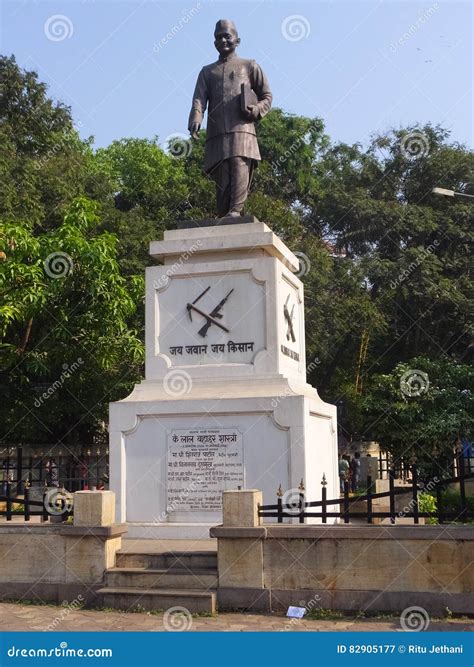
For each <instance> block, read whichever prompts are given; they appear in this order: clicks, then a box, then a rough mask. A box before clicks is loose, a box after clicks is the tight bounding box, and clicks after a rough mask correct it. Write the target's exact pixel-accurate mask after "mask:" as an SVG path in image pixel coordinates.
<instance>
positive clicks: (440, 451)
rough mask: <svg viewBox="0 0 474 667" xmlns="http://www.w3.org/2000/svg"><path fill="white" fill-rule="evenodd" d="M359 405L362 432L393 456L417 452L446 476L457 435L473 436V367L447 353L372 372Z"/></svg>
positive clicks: (427, 464) (417, 456) (423, 463)
mask: <svg viewBox="0 0 474 667" xmlns="http://www.w3.org/2000/svg"><path fill="white" fill-rule="evenodd" d="M362 409H363V411H364V413H365V416H366V424H367V426H366V431H365V435H366V437H367V438H369V439H377V440H379V441H380V442H382V443H383V444H384V449H386V450H387V451H389V452H390V453H391V454H392V455H393V457H394V459H395V460H400V459H402V458H404V459H405V460H410V459H411V458H412V457H415V459H416V461H417V463H418V464H420V465H421V466H422V467H425V468H428V469H430V468H431V469H432V468H433V465H434V464H435V465H437V466H439V468H443V467H444V468H445V475H444V476H449V471H450V469H451V466H452V461H453V451H454V444H455V442H456V440H458V439H460V438H463V437H472V431H473V424H474V422H473V417H472V414H473V409H474V369H473V368H472V367H471V366H468V365H466V364H460V363H458V362H456V361H454V360H452V359H449V358H447V357H440V358H438V359H429V358H428V357H425V356H420V357H415V358H413V359H411V360H410V362H405V363H399V364H397V365H396V366H395V368H394V370H393V371H392V372H391V373H384V374H377V375H374V376H373V377H372V378H371V384H370V391H369V392H368V393H367V394H366V396H365V397H364V398H363V400H362Z"/></svg>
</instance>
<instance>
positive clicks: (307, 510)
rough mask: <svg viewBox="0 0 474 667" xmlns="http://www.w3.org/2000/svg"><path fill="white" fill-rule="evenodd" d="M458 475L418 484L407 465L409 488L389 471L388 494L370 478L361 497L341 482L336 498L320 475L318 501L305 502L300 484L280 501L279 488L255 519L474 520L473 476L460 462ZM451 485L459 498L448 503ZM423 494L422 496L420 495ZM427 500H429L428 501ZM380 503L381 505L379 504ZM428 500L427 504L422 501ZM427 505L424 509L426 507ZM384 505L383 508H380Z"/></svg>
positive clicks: (279, 521)
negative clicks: (470, 489)
mask: <svg viewBox="0 0 474 667" xmlns="http://www.w3.org/2000/svg"><path fill="white" fill-rule="evenodd" d="M459 472H460V474H459V475H458V476H456V477H451V478H448V479H439V478H436V477H435V478H433V479H432V480H429V481H428V482H427V483H426V482H424V483H422V484H420V483H419V481H418V470H417V466H416V465H412V466H411V481H410V484H409V485H405V486H395V473H394V471H393V470H389V477H388V485H389V488H388V491H384V492H382V493H374V487H375V483H374V481H373V480H372V478H371V477H370V476H368V477H367V480H366V490H365V491H364V492H363V493H361V494H350V492H349V482H347V481H346V482H344V492H343V494H342V496H340V497H339V498H329V499H328V498H327V489H326V485H327V482H326V479H325V477H324V476H323V481H322V494H321V500H316V501H307V500H306V498H305V493H304V487H303V484H301V485H300V488H299V490H298V492H296V493H295V494H294V495H293V496H292V497H291V499H290V502H285V501H284V495H285V494H283V492H282V491H281V487H280V489H279V490H278V492H277V503H276V504H275V505H261V506H260V507H259V516H260V517H262V518H273V519H275V518H276V519H277V521H278V523H283V519H285V518H287V519H292V520H293V521H294V520H295V519H296V520H297V521H298V522H299V523H304V520H305V519H306V518H317V519H321V522H322V523H327V521H328V519H339V520H340V521H342V522H344V523H346V524H347V523H350V522H351V519H352V520H358V521H361V520H362V521H366V522H367V523H369V524H370V523H373V522H374V519H390V522H391V523H396V520H397V518H398V519H401V518H405V519H413V522H414V523H415V524H418V523H419V520H420V519H421V518H423V519H430V520H435V521H437V522H438V523H441V524H442V523H445V522H446V521H457V522H461V523H463V522H466V521H469V520H472V519H474V503H472V502H470V501H468V497H467V493H466V482H467V481H468V480H471V479H474V473H472V472H466V471H465V469H464V462H463V460H462V459H461V460H460V462H459ZM451 485H458V486H459V497H458V494H457V493H455V494H454V496H455V498H454V505H455V506H453V502H450V503H448V499H447V498H446V494H445V491H446V489H447V488H448V487H449V486H451ZM421 494H423V496H421ZM429 498H431V499H432V500H431V501H429ZM381 501H382V502H381ZM426 501H428V502H426ZM426 505H428V506H426ZM381 506H385V507H387V506H388V508H387V509H381Z"/></svg>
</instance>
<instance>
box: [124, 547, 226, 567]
mask: <svg viewBox="0 0 474 667" xmlns="http://www.w3.org/2000/svg"><path fill="white" fill-rule="evenodd" d="M115 565H116V567H118V568H146V569H150V570H163V569H164V570H169V569H171V568H176V567H178V568H185V569H187V570H188V571H189V570H194V569H195V568H205V569H208V570H209V569H213V570H215V571H217V553H216V552H215V551H168V552H162V553H156V552H151V553H141V552H138V551H136V552H131V551H118V552H117V555H116V557H115Z"/></svg>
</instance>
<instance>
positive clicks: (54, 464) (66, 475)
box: [0, 443, 109, 496]
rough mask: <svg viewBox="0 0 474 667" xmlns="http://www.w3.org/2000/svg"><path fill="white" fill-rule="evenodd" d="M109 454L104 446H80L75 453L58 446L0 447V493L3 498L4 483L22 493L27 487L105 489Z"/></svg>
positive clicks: (69, 489) (14, 490)
mask: <svg viewBox="0 0 474 667" xmlns="http://www.w3.org/2000/svg"><path fill="white" fill-rule="evenodd" d="M108 454H109V452H108V449H107V446H106V445H105V444H102V445H97V444H96V443H94V444H91V445H84V446H82V447H81V448H80V449H79V451H78V453H77V454H75V453H70V452H66V453H64V452H63V448H61V446H59V445H43V446H42V447H41V448H39V447H38V446H36V447H34V446H24V447H21V446H8V445H0V493H3V495H4V496H5V495H6V484H7V483H10V484H12V489H11V490H12V493H14V494H15V493H16V494H18V495H21V494H23V493H24V490H25V484H26V483H28V485H29V486H30V487H41V488H42V487H43V486H45V485H46V486H58V487H65V488H66V489H67V490H68V491H71V492H74V491H82V490H84V489H92V488H94V487H96V488H102V487H104V488H107V486H108V479H109V464H108V459H109V456H108Z"/></svg>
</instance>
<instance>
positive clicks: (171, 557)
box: [97, 551, 217, 614]
mask: <svg viewBox="0 0 474 667" xmlns="http://www.w3.org/2000/svg"><path fill="white" fill-rule="evenodd" d="M216 589H217V554H216V553H215V552H213V551H170V552H165V553H141V552H135V553H133V552H130V551H118V552H117V555H116V562H115V567H112V568H110V569H109V570H107V571H106V573H105V587H104V588H101V589H100V590H98V591H97V593H98V594H99V595H100V596H101V602H102V605H103V606H104V607H110V608H113V609H124V610H134V609H135V610H137V609H146V610H148V611H151V610H163V611H166V610H167V609H170V608H171V607H185V608H186V609H187V610H188V611H189V612H191V613H192V614H195V613H204V612H207V613H211V614H213V613H215V611H216Z"/></svg>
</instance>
